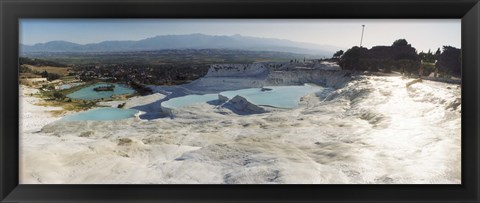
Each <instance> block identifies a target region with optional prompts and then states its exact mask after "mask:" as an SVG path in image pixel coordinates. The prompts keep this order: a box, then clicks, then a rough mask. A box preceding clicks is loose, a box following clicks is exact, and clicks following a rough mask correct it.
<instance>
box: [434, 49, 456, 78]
mask: <svg viewBox="0 0 480 203" xmlns="http://www.w3.org/2000/svg"><path fill="white" fill-rule="evenodd" d="M437 60H438V61H437V64H436V67H437V69H438V70H439V71H441V72H443V73H445V74H449V75H453V76H461V74H462V54H461V50H460V49H458V48H455V47H452V46H443V52H442V53H441V54H440V55H439V56H438V59H437Z"/></svg>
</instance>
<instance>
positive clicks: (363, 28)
mask: <svg viewBox="0 0 480 203" xmlns="http://www.w3.org/2000/svg"><path fill="white" fill-rule="evenodd" d="M364 30H365V25H362V37H361V38H360V47H362V41H363V31H364Z"/></svg>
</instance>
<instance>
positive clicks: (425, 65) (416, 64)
mask: <svg viewBox="0 0 480 203" xmlns="http://www.w3.org/2000/svg"><path fill="white" fill-rule="evenodd" d="M333 59H337V60H338V61H339V62H338V63H339V65H340V67H341V68H342V69H344V70H354V71H383V72H391V71H398V72H401V73H402V74H405V75H421V76H427V75H430V74H431V73H432V72H435V73H439V74H440V75H450V76H461V50H460V49H458V48H455V47H452V46H444V47H443V50H442V51H440V48H439V49H438V50H437V51H436V52H435V53H433V52H431V51H430V50H429V51H428V52H427V53H424V52H420V53H419V54H417V51H416V49H415V48H414V47H412V45H411V44H409V43H408V42H407V40H405V39H398V40H396V41H394V42H393V44H392V45H391V46H375V47H372V48H371V49H367V48H365V47H358V46H354V47H352V48H350V49H348V50H347V51H345V52H344V51H343V50H340V51H337V52H336V53H335V54H334V55H333Z"/></svg>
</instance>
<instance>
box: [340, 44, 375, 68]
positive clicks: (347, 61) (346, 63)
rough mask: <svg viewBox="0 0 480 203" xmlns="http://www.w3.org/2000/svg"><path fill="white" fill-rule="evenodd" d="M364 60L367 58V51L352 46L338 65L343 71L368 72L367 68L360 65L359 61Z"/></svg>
mask: <svg viewBox="0 0 480 203" xmlns="http://www.w3.org/2000/svg"><path fill="white" fill-rule="evenodd" d="M366 58H368V49H367V48H364V47H358V46H354V47H352V48H351V49H349V50H347V51H346V52H345V53H343V55H342V58H341V59H340V62H339V63H338V64H339V65H340V67H342V69H344V70H368V67H364V66H362V64H360V62H361V60H363V59H366Z"/></svg>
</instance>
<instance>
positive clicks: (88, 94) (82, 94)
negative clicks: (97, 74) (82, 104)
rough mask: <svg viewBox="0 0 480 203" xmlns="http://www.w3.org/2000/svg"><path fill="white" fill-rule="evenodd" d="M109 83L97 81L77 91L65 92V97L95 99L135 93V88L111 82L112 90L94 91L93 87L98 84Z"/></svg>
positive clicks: (104, 84)
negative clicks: (113, 86)
mask: <svg viewBox="0 0 480 203" xmlns="http://www.w3.org/2000/svg"><path fill="white" fill-rule="evenodd" d="M106 85H109V84H106V83H98V84H95V85H90V86H88V87H84V88H82V89H80V90H78V91H75V92H73V93H70V94H67V97H69V98H72V99H81V100H95V99H101V98H110V97H112V96H113V95H120V94H133V93H135V90H133V89H131V88H129V87H128V86H126V85H123V84H112V85H115V88H114V89H113V91H99V92H97V91H95V90H93V88H96V87H100V86H106Z"/></svg>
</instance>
